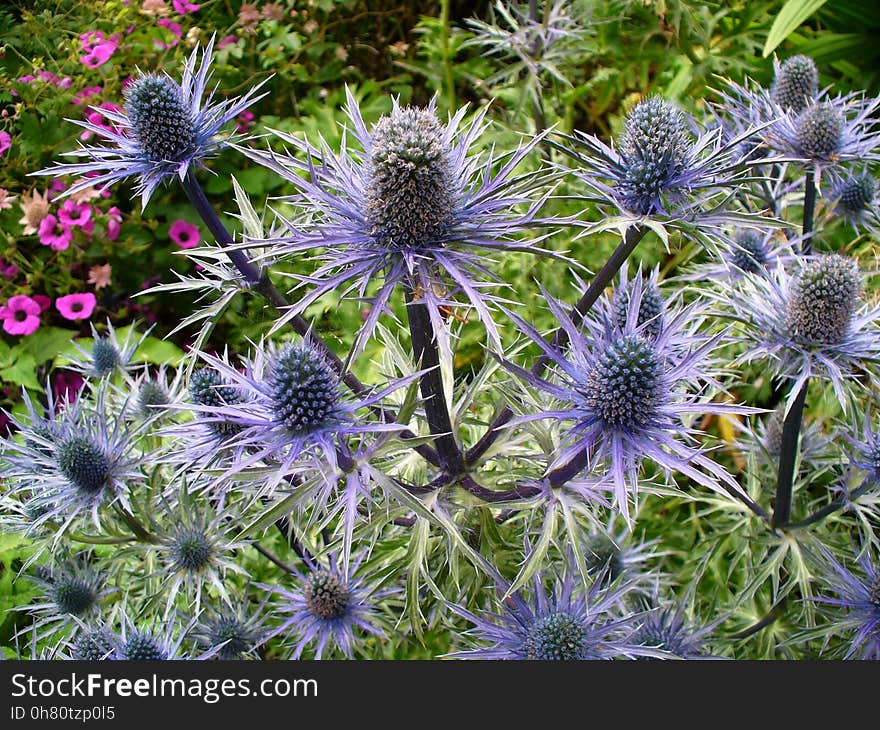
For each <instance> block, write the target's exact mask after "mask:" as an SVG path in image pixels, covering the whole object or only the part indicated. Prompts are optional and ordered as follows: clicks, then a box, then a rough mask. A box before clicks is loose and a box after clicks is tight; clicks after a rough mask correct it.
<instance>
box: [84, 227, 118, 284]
mask: <svg viewBox="0 0 880 730" xmlns="http://www.w3.org/2000/svg"><path fill="white" fill-rule="evenodd" d="M111 240H112V239H111ZM112 273H113V269H112V268H111V266H110V264H103V265H99V266H92V267H91V268H90V269H89V278H88V279H87V280H86V281H87V282H88V283H89V284H92V285H93V286H94V287H95V289H96V290H97V289H103V288H104V287H105V286H110V281H111V278H110V277H111V274H112Z"/></svg>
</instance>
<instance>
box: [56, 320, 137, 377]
mask: <svg viewBox="0 0 880 730" xmlns="http://www.w3.org/2000/svg"><path fill="white" fill-rule="evenodd" d="M89 327H90V328H91V331H92V345H91V347H90V348H85V347H83V346H81V345H80V344H79V343H77V342H74V343H73V346H74V349H75V350H76V352H75V353H74V354H73V355H72V356H71V358H70V362H69V363H68V364H67V367H68V368H70V369H71V370H75V371H76V372H78V373H82V375H84V376H85V377H87V378H90V377H91V378H103V377H104V376H107V375H112V374H113V373H115V372H117V371H122V372H127V371H128V370H129V368H130V367H131V363H132V358H133V357H134V353H135V352H136V351H137V349H138V348H139V347H140V346H141V345H142V344H143V342H144V340H145V339H146V338H147V337H148V336H149V334H150V332H151V331H152V329H153V328H152V327H150V328H149V329H147V331H146V332H144V334H143V335H141V336H138V333H137V331H136V329H135V328H134V327H130V328H128V332H126V334H125V337H124V338H122V337H121V336H120V335H119V334H118V333H117V332H116V329H115V328H114V327H113V323H112V322H110V320H107V334H106V335H99V334H98V331H97V330H96V329H95V325H94V324H91V323H90V324H89Z"/></svg>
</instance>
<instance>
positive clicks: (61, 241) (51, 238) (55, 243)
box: [37, 213, 73, 251]
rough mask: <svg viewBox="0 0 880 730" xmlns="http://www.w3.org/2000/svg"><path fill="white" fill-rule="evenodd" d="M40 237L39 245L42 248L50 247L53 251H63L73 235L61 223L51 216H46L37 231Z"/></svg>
mask: <svg viewBox="0 0 880 730" xmlns="http://www.w3.org/2000/svg"><path fill="white" fill-rule="evenodd" d="M37 233H38V234H39V236H40V243H42V244H43V245H44V246H51V248H52V250H53V251H63V250H64V249H65V248H67V247H68V246H69V245H70V240H71V239H72V238H73V233H72V232H71V230H70V228H68V227H67V226H66V225H64V224H63V223H61V222H59V220H58V219H57V218H56V217H55V216H54V215H52V214H51V213H50V214H49V215H47V216H46V217H45V218H43V220H41V221H40V228H39V230H38V231H37Z"/></svg>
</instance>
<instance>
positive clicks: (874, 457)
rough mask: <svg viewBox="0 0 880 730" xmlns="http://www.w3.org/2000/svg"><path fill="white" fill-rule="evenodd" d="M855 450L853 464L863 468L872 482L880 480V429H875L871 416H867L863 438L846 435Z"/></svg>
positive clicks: (851, 459) (852, 458) (851, 458)
mask: <svg viewBox="0 0 880 730" xmlns="http://www.w3.org/2000/svg"><path fill="white" fill-rule="evenodd" d="M844 437H845V438H846V440H847V441H848V442H849V443H850V446H852V448H853V449H854V450H855V455H854V456H852V457H850V461H851V462H852V464H853V466H855V467H857V468H859V469H861V470H862V471H864V472H865V473H866V475H867V478H868V479H870V480H871V481H872V482H880V431H877V430H874V428H873V426H872V425H871V419H870V417H869V416H867V415H866V416H865V418H864V425H863V428H862V437H861V439H856V438H853V437H852V436H850V435H849V434H846V435H845V436H844Z"/></svg>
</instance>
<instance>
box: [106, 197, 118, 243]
mask: <svg viewBox="0 0 880 730" xmlns="http://www.w3.org/2000/svg"><path fill="white" fill-rule="evenodd" d="M121 227H122V211H121V210H119V208H117V207H116V206H115V205H114V206H113V207H112V208H110V210H108V211H107V238H109V239H110V240H111V241H115V240H116V239H117V238H119V230H120V228H121Z"/></svg>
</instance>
